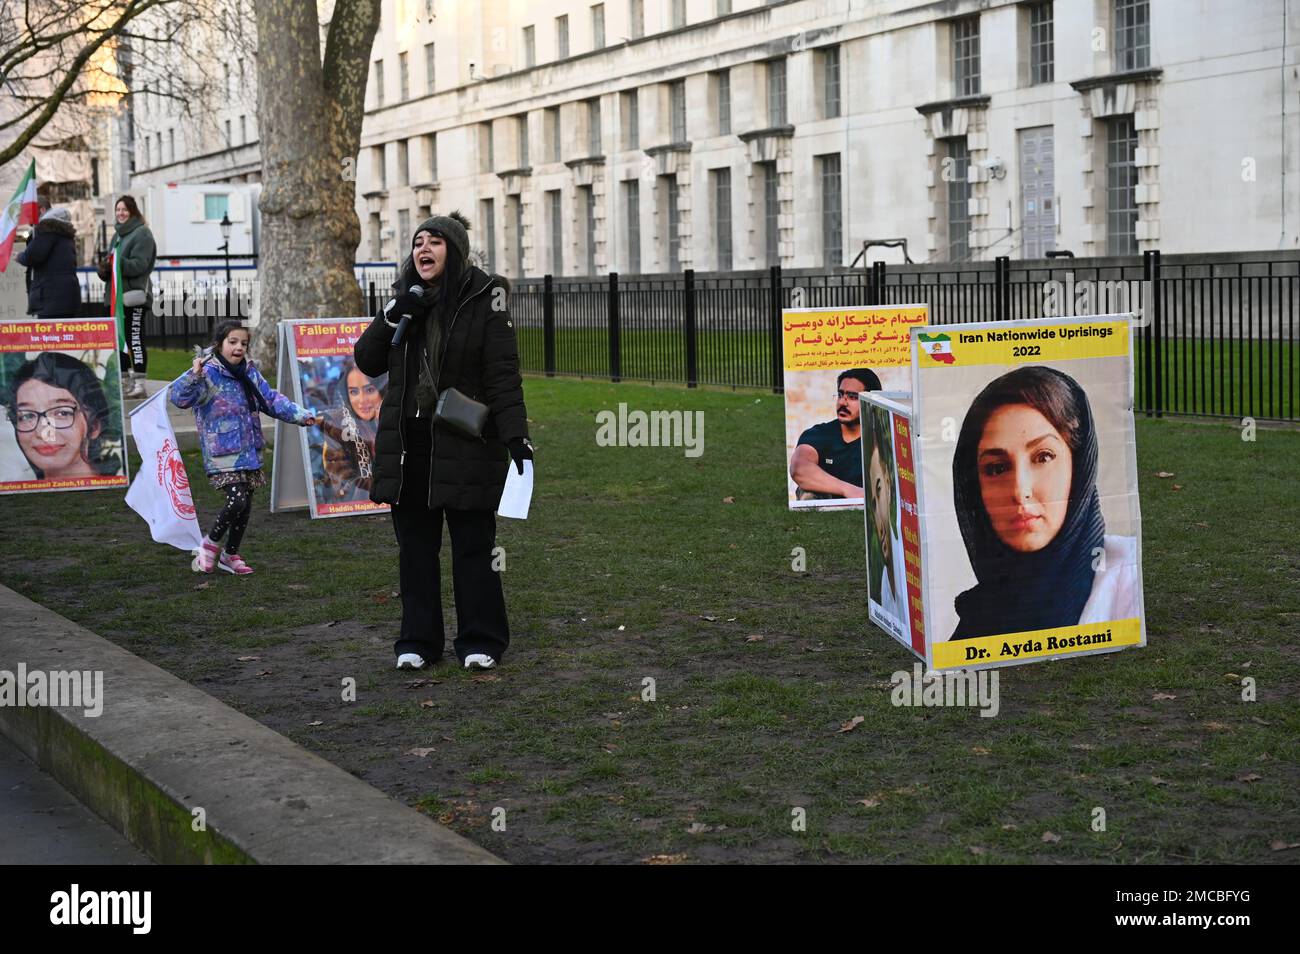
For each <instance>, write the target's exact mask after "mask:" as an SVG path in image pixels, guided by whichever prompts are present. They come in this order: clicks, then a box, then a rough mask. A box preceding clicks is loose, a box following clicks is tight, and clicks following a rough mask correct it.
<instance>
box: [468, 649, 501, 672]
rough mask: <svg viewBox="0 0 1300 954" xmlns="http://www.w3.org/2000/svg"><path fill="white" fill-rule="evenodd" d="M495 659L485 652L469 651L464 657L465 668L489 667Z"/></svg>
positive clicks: (495, 662) (494, 663)
mask: <svg viewBox="0 0 1300 954" xmlns="http://www.w3.org/2000/svg"><path fill="white" fill-rule="evenodd" d="M496 664H497V661H496V660H495V659H493V658H492V657H491V656H489V655H488V654H487V653H471V654H470V655H468V656H466V657H465V668H466V669H491V668H492V667H493V666H495V665H496Z"/></svg>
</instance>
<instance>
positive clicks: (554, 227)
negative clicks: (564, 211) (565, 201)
mask: <svg viewBox="0 0 1300 954" xmlns="http://www.w3.org/2000/svg"><path fill="white" fill-rule="evenodd" d="M546 206H547V208H548V210H549V211H550V218H551V274H552V275H563V274H564V219H563V218H561V215H560V190H559V189H554V190H552V191H550V192H548V193H546Z"/></svg>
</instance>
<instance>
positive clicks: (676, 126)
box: [668, 79, 686, 142]
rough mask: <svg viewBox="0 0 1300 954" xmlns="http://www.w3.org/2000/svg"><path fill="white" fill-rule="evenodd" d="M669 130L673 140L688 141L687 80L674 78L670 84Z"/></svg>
mask: <svg viewBox="0 0 1300 954" xmlns="http://www.w3.org/2000/svg"><path fill="white" fill-rule="evenodd" d="M668 118H669V122H670V124H671V129H670V130H669V133H670V135H671V136H672V141H673V142H686V80H684V79H680V80H673V81H672V82H671V83H669V84H668Z"/></svg>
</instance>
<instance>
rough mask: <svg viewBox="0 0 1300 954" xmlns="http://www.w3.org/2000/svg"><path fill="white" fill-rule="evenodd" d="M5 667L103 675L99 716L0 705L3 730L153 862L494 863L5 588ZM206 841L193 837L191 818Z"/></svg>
mask: <svg viewBox="0 0 1300 954" xmlns="http://www.w3.org/2000/svg"><path fill="white" fill-rule="evenodd" d="M0 617H2V618H4V619H5V620H6V626H5V627H4V629H3V631H0V668H3V669H7V670H9V671H10V672H13V673H14V674H15V676H16V674H17V667H18V664H19V662H22V663H25V664H26V670H27V672H28V673H32V672H36V671H41V672H45V673H49V672H65V671H71V670H79V671H82V672H86V671H90V672H102V673H103V698H102V703H103V711H102V713H101V714H100V715H98V716H93V717H92V716H89V715H87V714H86V713H85V712H84V711H83V709H82V708H80V707H55V706H50V705H41V706H15V705H0V732H3V733H4V734H5V736H6V737H8V738H9V739H11V740H12V741H13V742H14V743H15V744H16V745H17V746H18V747H19V748H20V749H21V750H22V751H23V752H25V753H26V754H27V755H28V757H30V758H31V759H32V760H33V761H35V762H36V763H37V764H38V765H40V766H41V767H42V768H43V769H44V770H45V771H46V772H49V773H50V774H51V775H53V776H54V777H55V778H56V779H58V781H59V782H60V783H61V784H62V785H63V786H64V787H65V788H67V789H68V790H69V791H70V792H72V794H73V795H75V796H76V797H77V798H78V799H80V800H81V802H82V803H83V804H85V805H87V806H88V807H89V808H91V809H92V810H93V811H95V812H96V813H97V814H98V815H100V816H101V817H102V818H104V819H105V820H106V821H107V822H108V823H109V824H111V825H113V826H114V827H115V828H116V829H117V830H119V831H121V832H122V834H123V835H125V836H126V837H127V838H128V839H130V840H131V841H132V842H133V843H135V844H136V845H138V846H140V848H141V849H143V850H144V851H146V852H148V853H149V855H150V856H151V857H153V858H154V859H155V860H157V861H159V862H163V863H172V864H194V863H208V864H210V863H234V864H241V863H242V864H493V863H500V859H498V858H496V857H495V856H494V855H492V854H491V853H489V852H488V851H486V850H484V849H482V848H480V847H479V846H477V845H475V844H474V843H473V842H471V841H469V840H468V839H466V838H463V837H461V836H460V835H457V834H456V833H455V832H452V831H449V830H448V829H446V828H444V827H442V826H441V825H439V824H438V823H437V822H435V821H433V820H432V819H430V818H427V817H425V816H424V815H422V814H420V813H419V812H416V811H414V810H413V809H411V808H408V807H407V806H405V805H402V804H401V803H399V802H397V801H395V800H394V799H392V798H389V797H388V796H387V795H385V794H384V793H382V792H380V791H379V790H377V789H375V788H372V787H371V786H369V785H367V784H366V783H364V782H362V781H361V780H360V779H357V778H355V777H353V776H351V775H349V774H348V773H347V772H345V771H343V770H342V769H341V768H338V767H337V766H335V765H332V764H330V763H329V762H326V761H325V760H324V759H321V758H319V757H318V756H315V755H313V754H312V753H310V752H308V751H307V750H306V749H303V748H302V747H301V746H298V745H296V744H294V743H293V742H291V741H290V740H289V739H286V738H285V737H284V736H282V735H279V734H278V733H276V732H273V731H272V730H271V729H268V728H267V727H266V726H264V725H262V724H261V723H259V722H256V721H254V720H253V719H250V718H248V717H247V716H245V715H242V714H241V713H239V712H236V711H235V710H234V709H232V708H230V707H229V706H227V705H225V704H224V703H222V702H219V701H218V700H216V699H214V698H212V697H211V696H209V695H207V694H206V693H204V692H202V691H200V690H199V689H196V688H195V687H194V686H192V685H190V684H189V683H187V682H184V681H183V680H181V679H178V678H177V677H175V676H173V675H171V674H170V673H167V672H164V671H163V670H161V669H159V668H158V667H157V666H154V665H153V664H151V663H148V662H146V661H145V660H143V659H141V658H139V657H138V656H135V655H134V654H132V653H129V652H127V651H126V650H124V649H122V648H121V647H120V646H117V645H115V644H113V643H110V642H109V641H108V640H106V639H103V638H102V637H100V636H97V635H95V634H94V633H92V632H90V631H89V630H88V629H85V628H84V627H82V626H78V625H77V624H76V623H73V622H72V621H70V620H67V619H64V618H63V617H62V616H59V615H58V614H57V613H55V612H54V611H52V610H49V609H46V608H45V607H43V606H40V605H39V604H36V603H33V602H32V601H31V600H29V599H27V598H26V597H24V596H22V595H21V594H19V593H16V592H14V591H13V590H11V589H9V588H8V587H5V586H0ZM200 808H201V809H202V810H203V816H204V825H203V830H198V831H196V830H195V829H196V828H198V827H199V826H198V825H197V823H196V815H195V813H194V810H195V809H200Z"/></svg>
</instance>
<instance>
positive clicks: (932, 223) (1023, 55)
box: [131, 0, 1300, 276]
mask: <svg viewBox="0 0 1300 954" xmlns="http://www.w3.org/2000/svg"><path fill="white" fill-rule="evenodd" d="M383 10H384V13H383V22H382V24H381V27H380V32H379V35H378V36H377V38H376V40H375V45H374V49H373V52H372V56H371V60H372V63H371V70H370V78H369V83H368V87H367V91H366V118H365V122H364V126H363V131H362V146H361V155H360V157H359V161H358V165H357V213H358V215H359V217H360V220H361V225H362V236H363V237H362V243H361V247H360V248H359V249H358V251H357V258H358V260H359V261H365V260H369V261H392V260H394V259H396V258H397V257H399V256H400V254H401V253H402V252H403V251H404V248H405V243H406V242H407V240H408V239H409V236H410V231H411V229H412V228H413V227H414V225H415V224H416V223H418V222H419V221H420V220H421V219H422V218H424V217H425V216H426V215H427V214H428V213H429V211H430V210H431V209H436V210H448V209H450V208H454V207H459V208H460V209H461V210H462V211H464V212H465V213H466V214H467V215H469V216H470V218H471V219H472V220H473V224H474V230H473V231H472V232H471V239H472V242H473V244H474V245H475V246H476V248H478V249H479V250H480V251H481V252H482V254H483V255H484V256H485V257H486V258H487V259H488V260H490V262H491V265H492V267H493V268H495V269H496V270H497V271H500V272H503V273H504V274H507V275H512V276H521V275H527V276H536V275H540V274H544V273H551V274H556V275H588V274H593V275H599V274H603V273H605V272H608V271H618V272H620V273H641V272H646V273H649V272H669V271H677V270H680V269H685V268H694V269H697V270H730V269H753V268H765V267H767V266H769V265H774V264H780V265H782V266H784V267H823V266H839V265H848V264H850V263H851V262H852V261H853V259H854V258H855V256H857V254H858V252H859V251H860V250H861V247H862V242H863V240H865V239H895V238H905V239H906V240H907V243H908V250H909V252H910V254H911V257H912V259H913V260H915V261H932V262H934V261H952V262H961V261H985V260H989V259H992V258H994V257H995V256H999V255H1008V256H1011V257H1012V258H1039V257H1042V255H1043V254H1044V253H1046V252H1047V251H1050V250H1053V249H1057V250H1060V249H1068V250H1070V251H1072V252H1074V253H1075V254H1076V255H1078V256H1096V255H1133V254H1137V253H1140V252H1141V251H1143V250H1146V249H1155V248H1158V249H1160V250H1161V251H1162V252H1164V253H1179V252H1227V251H1244V250H1274V249H1296V248H1298V247H1300V159H1298V157H1300V75H1298V66H1297V61H1298V59H1300V48H1298V43H1297V37H1300V0H1257V2H1251V3H1245V4H1243V3H1240V2H1236V0H1040V2H1019V3H1017V2H1011V0H941V2H929V3H917V2H907V0H778V2H767V3H765V2H762V0H606V2H603V3H590V2H586V0H576V2H575V0H541V2H523V0H482V2H478V3H453V2H450V0H385V2H384V7H383ZM1284 30H1285V36H1284ZM243 68H244V67H243V64H241V71H242V69H243ZM254 72H255V71H254V70H252V69H251V64H250V65H249V67H248V72H247V74H244V75H245V76H246V78H245V79H244V80H243V81H242V82H241V83H240V84H239V94H240V95H238V96H237V97H235V98H233V99H231V100H230V103H229V105H227V106H225V107H224V108H225V109H226V111H227V112H229V113H230V115H225V114H219V115H214V116H212V117H211V121H213V122H215V123H216V124H217V128H219V129H220V128H224V130H225V134H224V135H225V143H226V144H227V145H226V148H224V149H219V150H217V151H216V152H215V153H214V152H213V151H212V150H211V149H205V150H202V152H203V155H202V156H189V155H186V152H185V149H186V147H185V144H186V143H187V142H188V141H190V139H192V138H193V137H192V136H187V135H186V134H185V131H184V130H181V131H180V132H176V131H174V129H173V128H172V127H168V126H167V123H168V117H167V116H166V115H158V111H155V113H154V114H151V115H150V116H148V117H145V116H141V115H139V114H138V113H137V115H136V116H135V117H134V120H133V121H134V122H135V124H136V127H137V129H136V133H135V137H134V140H135V142H136V143H137V152H136V155H135V160H136V168H135V173H134V174H133V176H132V180H131V181H132V187H133V188H137V189H138V188H142V187H144V186H148V185H158V184H161V183H165V182H175V181H178V180H179V181H181V182H195V181H199V182H209V183H214V184H216V183H223V182H224V183H236V182H256V181H257V179H258V177H259V173H258V160H257V143H256V135H257V133H256V123H255V119H254V117H253V116H252V115H251V112H252V110H251V103H252V102H253V101H255V96H254V95H253V93H252V88H253V87H252V84H253V83H254V82H255V79H254V78H253V74H254ZM236 112H240V115H239V116H236V115H235V113H236ZM200 138H201V137H200ZM164 140H165V141H166V142H167V143H168V146H169V147H170V148H171V152H170V153H169V154H168V156H167V161H166V163H165V164H164V163H163V161H162V159H163V156H162V153H163V148H162V143H163V142H164ZM150 142H153V143H157V150H156V151H157V153H158V155H157V156H156V157H155V156H149V155H146V154H145V144H147V143H150ZM173 143H179V144H180V148H179V150H178V149H177V147H176V146H175V145H173ZM872 254H873V257H883V258H885V260H887V261H900V262H901V261H902V260H903V259H902V250H901V249H888V250H879V249H877V250H873V253H872Z"/></svg>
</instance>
